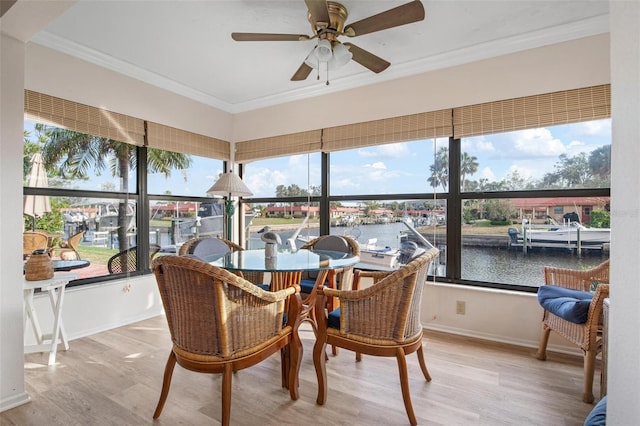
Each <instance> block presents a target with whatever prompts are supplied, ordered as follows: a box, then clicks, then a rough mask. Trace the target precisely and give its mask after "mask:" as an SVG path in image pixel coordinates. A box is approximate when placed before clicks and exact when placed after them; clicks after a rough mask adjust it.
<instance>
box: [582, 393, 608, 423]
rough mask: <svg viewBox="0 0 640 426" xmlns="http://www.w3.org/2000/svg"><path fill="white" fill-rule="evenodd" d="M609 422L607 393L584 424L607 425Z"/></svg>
mask: <svg viewBox="0 0 640 426" xmlns="http://www.w3.org/2000/svg"><path fill="white" fill-rule="evenodd" d="M606 424H607V396H606V395H605V396H604V397H603V398H602V399H601V400H600V401H599V402H598V403H597V404H596V406H595V407H593V410H591V412H590V413H589V415H588V416H587V418H586V419H585V421H584V426H605V425H606Z"/></svg>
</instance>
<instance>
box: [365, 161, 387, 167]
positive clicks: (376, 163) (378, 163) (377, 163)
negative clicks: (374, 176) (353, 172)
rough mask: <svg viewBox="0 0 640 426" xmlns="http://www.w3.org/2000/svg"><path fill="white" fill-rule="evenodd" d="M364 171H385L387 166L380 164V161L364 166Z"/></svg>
mask: <svg viewBox="0 0 640 426" xmlns="http://www.w3.org/2000/svg"><path fill="white" fill-rule="evenodd" d="M362 167H364V168H365V169H386V168H387V166H386V165H385V164H384V163H383V162H382V161H376V162H375V163H372V164H365V165H364V166H362Z"/></svg>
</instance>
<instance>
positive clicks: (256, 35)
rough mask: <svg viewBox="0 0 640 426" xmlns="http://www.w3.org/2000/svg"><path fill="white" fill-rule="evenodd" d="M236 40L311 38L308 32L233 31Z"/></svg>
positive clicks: (296, 39)
mask: <svg viewBox="0 0 640 426" xmlns="http://www.w3.org/2000/svg"><path fill="white" fill-rule="evenodd" d="M231 38H232V39H234V40H235V41H301V40H309V38H310V37H309V36H308V35H306V34H268V33H231Z"/></svg>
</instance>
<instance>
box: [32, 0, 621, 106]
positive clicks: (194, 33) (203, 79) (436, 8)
mask: <svg viewBox="0 0 640 426" xmlns="http://www.w3.org/2000/svg"><path fill="white" fill-rule="evenodd" d="M407 1H408V0H375V1H364V0H343V1H342V4H343V5H345V6H346V7H347V9H348V12H349V17H348V18H347V20H346V23H347V24H348V23H350V22H355V21H357V20H360V19H362V18H365V17H368V16H370V15H373V14H376V13H379V12H382V11H385V10H388V9H390V8H393V7H395V6H398V5H400V4H403V3H406V2H407ZM422 3H423V4H424V7H425V11H426V18H425V20H424V21H421V22H417V23H413V24H408V25H404V26H401V27H397V28H392V29H387V30H383V31H380V32H377V33H372V34H367V35H363V36H361V37H355V38H353V39H347V37H344V36H343V37H341V38H340V40H341V41H343V42H344V41H350V42H352V43H353V44H355V45H357V46H359V47H361V48H363V49H366V50H368V51H370V52H371V53H374V54H375V55H377V56H380V57H382V58H384V59H386V60H387V61H389V62H391V66H390V67H389V68H388V69H387V70H386V71H383V72H382V73H380V74H374V73H372V72H371V71H369V70H367V69H366V68H364V67H362V66H361V65H359V64H358V63H356V62H353V61H351V62H350V63H349V64H347V65H346V66H344V67H343V68H341V69H339V70H336V71H335V72H333V73H332V74H331V75H330V76H329V77H330V85H329V86H327V85H325V76H324V75H321V80H320V81H318V80H316V72H315V71H313V72H312V73H311V75H310V76H309V78H308V79H307V80H305V81H302V82H293V81H290V78H291V76H292V75H293V73H294V72H295V71H296V69H297V68H298V67H299V66H300V64H301V63H302V61H303V60H304V59H305V57H306V56H307V54H308V53H309V52H310V51H311V49H312V48H313V46H314V45H315V42H314V41H295V42H283V41H278V42H236V41H233V40H232V39H231V32H234V31H235V32H265V33H292V34H311V26H310V24H309V22H308V21H307V8H306V6H305V3H304V1H303V0H286V1H284V0H283V1H279V0H270V1H268V0H232V1H222V0H207V1H203V0H200V1H184V0H183V1H169V0H165V1H149V0H144V1H138V0H128V1H108V0H99V1H96V0H79V1H77V2H76V3H75V4H73V5H72V6H71V7H69V8H68V10H66V12H65V13H64V14H62V15H61V16H59V17H58V18H56V19H55V20H53V21H51V22H50V23H49V25H48V26H47V27H46V28H45V29H44V30H43V31H40V32H39V33H37V34H36V35H35V37H34V38H33V39H32V40H31V41H32V42H35V43H38V44H41V45H43V46H46V47H49V48H53V49H56V50H59V51H62V52H64V53H67V54H70V55H72V56H76V57H78V58H81V59H84V60H87V61H89V62H92V63H96V64H98V65H101V66H103V67H106V68H109V69H111V70H114V71H117V72H119V73H122V74H125V75H128V76H130V77H134V78H137V79H140V80H142V81H146V82H148V83H150V84H153V85H156V86H159V87H162V88H164V89H167V90H170V91H172V92H175V93H178V94H181V95H184V96H186V97H189V98H192V99H195V100H198V101H200V102H203V103H205V104H208V105H211V106H214V107H217V108H220V109H222V110H224V111H227V112H241V111H246V110H251V109H256V108H260V107H264V106H269V105H274V104H279V103H282V102H287V101H291V100H297V99H304V98H308V97H311V96H317V95H321V94H326V93H328V92H331V91H336V90H345V89H347V88H352V87H358V86H364V85H368V84H374V83H378V82H382V81H387V80H389V79H395V78H399V77H404V76H408V75H413V74H418V73H423V72H426V71H430V70H435V69H441V68H445V67H448V66H452V65H459V64H462V63H466V62H471V61H475V60H480V59H485V58H489V57H493V56H498V55H503V54H508V53H512V52H515V51H519V50H524V49H530V48H535V47H539V46H544V45H549V44H553V43H557V42H562V41H567V40H572V39H576V38H581V37H585V36H590V35H595V34H601V33H605V32H608V30H609V29H608V26H609V18H608V11H609V6H608V4H609V2H608V0H590V1H586V0H585V1H583V0H568V1H564V0H551V1H542V0H534V1H524V0H499V1H483V0H470V1H457V0H423V1H422Z"/></svg>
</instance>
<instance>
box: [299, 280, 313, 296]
mask: <svg viewBox="0 0 640 426" xmlns="http://www.w3.org/2000/svg"><path fill="white" fill-rule="evenodd" d="M315 285H316V280H315V279H308V278H303V279H301V280H300V291H301V292H302V293H311V292H312V291H313V287H315Z"/></svg>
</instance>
